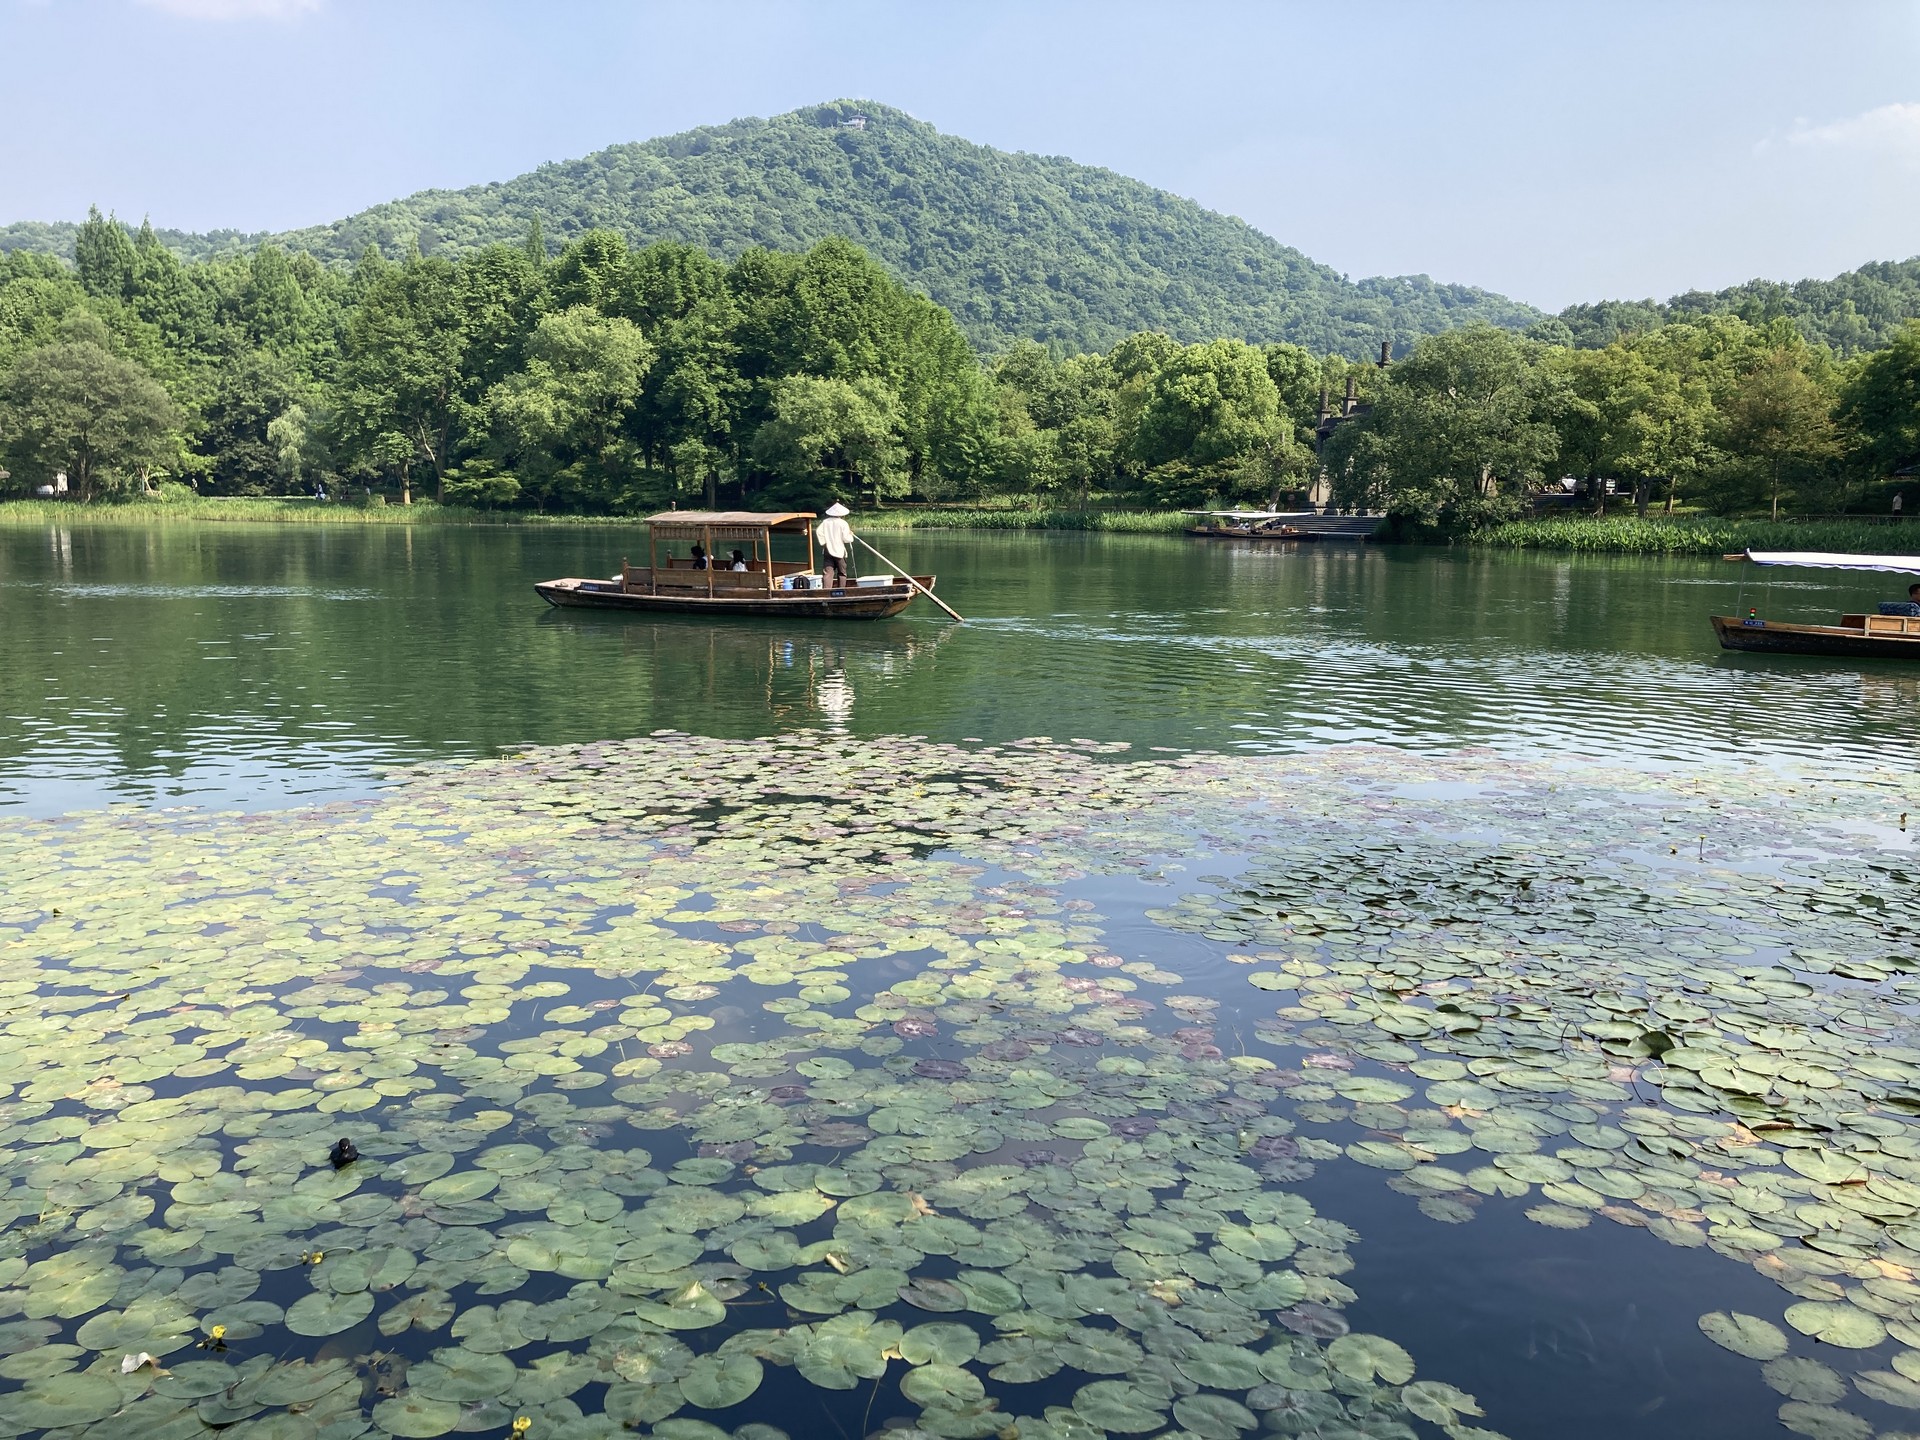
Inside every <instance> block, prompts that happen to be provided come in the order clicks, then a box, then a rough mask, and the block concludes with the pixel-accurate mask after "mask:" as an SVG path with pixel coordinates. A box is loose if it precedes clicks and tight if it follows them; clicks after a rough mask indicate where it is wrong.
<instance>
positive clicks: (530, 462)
mask: <svg viewBox="0 0 1920 1440" xmlns="http://www.w3.org/2000/svg"><path fill="white" fill-rule="evenodd" d="M652 359H653V349H652V347H651V346H650V345H648V343H647V340H646V337H645V336H643V335H642V334H641V333H640V327H639V326H637V325H635V324H634V323H633V322H632V321H631V320H623V319H620V318H619V317H617V316H612V317H610V316H605V315H602V314H601V313H600V312H599V311H597V310H596V309H594V308H593V307H592V306H590V305H575V306H570V307H569V308H567V309H565V310H562V311H559V312H557V313H555V314H551V315H546V316H543V317H542V318H541V320H540V323H539V324H538V325H536V326H535V327H534V331H533V335H532V337H531V338H530V339H529V340H528V343H527V365H526V368H525V369H524V370H522V371H521V372H519V373H518V374H516V375H512V376H509V377H508V378H507V379H506V380H504V381H502V382H501V383H500V384H498V385H496V386H494V387H493V389H492V390H491V391H490V392H489V393H488V397H487V408H488V410H489V412H490V414H491V417H492V425H493V431H494V434H495V435H496V437H498V439H499V441H500V442H501V445H502V450H503V458H505V459H507V460H509V461H510V462H511V466H510V468H511V469H512V470H514V471H515V472H518V474H519V483H520V487H521V490H522V491H523V492H526V493H530V494H533V495H536V496H538V497H540V498H542V499H543V500H554V501H560V502H562V503H565V502H567V501H568V500H569V499H571V498H574V497H578V496H583V495H584V496H589V497H592V498H594V499H598V500H600V501H601V502H603V503H605V502H608V501H610V500H611V499H612V498H613V497H615V496H617V495H618V494H619V493H620V492H621V490H622V489H623V488H624V482H625V481H626V480H627V479H628V478H629V475H628V472H629V471H631V470H632V468H633V465H632V463H631V457H629V456H628V455H626V454H625V453H624V450H623V448H622V447H621V445H620V440H621V430H622V426H623V425H624V423H625V421H626V418H627V414H628V412H629V411H630V410H631V409H632V408H633V405H634V402H635V401H636V399H637V398H638V397H639V394H640V382H641V378H642V377H643V376H644V375H645V374H646V371H647V367H648V365H649V364H651V363H652ZM471 478H472V474H471V472H470V473H469V479H470V480H471Z"/></svg>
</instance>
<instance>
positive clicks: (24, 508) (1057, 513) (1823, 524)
mask: <svg viewBox="0 0 1920 1440" xmlns="http://www.w3.org/2000/svg"><path fill="white" fill-rule="evenodd" d="M690 508H691V507H690ZM640 520H641V517H640V516H637V515H572V514H541V513H538V512H533V511H526V510H483V509H474V508H469V507H465V506H458V505H436V504H434V503H433V502H432V501H418V502H416V503H414V504H413V505H410V506H402V505H352V504H337V503H330V502H323V501H315V500H303V499H287V498H269V497H259V498H238V497H225V496H221V497H205V498H199V497H196V498H188V499H175V498H169V499H165V500H158V499H156V500H128V501H111V502H97V503H93V504H81V503H78V502H75V501H72V500H3V501H0V524H11V525H44V524H63V525H73V524H80V525H88V524H99V525H235V524H239V525H245V524H293V525H335V526H354V525H425V526H480V527H510V526H586V527H593V528H608V527H612V528H617V527H620V526H636V525H638V524H639V523H640ZM855 520H856V523H857V524H858V525H859V526H860V528H862V529H865V530H873V531H905V530H1005V531H1011V530H1031V531H1063V532H1082V533H1087V532H1092V533H1105V534H1122V535H1178V534H1180V533H1181V532H1182V531H1183V530H1185V528H1186V527H1187V526H1188V525H1189V524H1191V523H1192V522H1191V520H1190V518H1189V517H1188V516H1186V515H1185V514H1183V513H1181V512H1180V511H1176V510H1138V509H1119V508H1113V507H1102V506H1098V505H1094V506H1088V507H1086V508H1075V507H1068V506H1048V505H1027V506H938V507H935V506H925V507H922V506H903V507H899V508H893V507H888V508H884V509H878V510H864V511H860V512H857V514H856V516H855ZM1910 534H1911V536H1912V538H1911V539H1909V538H1908V536H1909V535H1910ZM1375 543H1395V542H1394V541H1393V540H1392V539H1391V537H1383V538H1382V540H1380V541H1377V542H1375ZM1401 543H1420V542H1418V541H1409V542H1401ZM1440 543H1447V542H1440ZM1451 543H1453V544H1454V545H1459V546H1467V547H1472V548H1482V549H1494V550H1541V551H1561V552H1567V553H1583V554H1596V555H1597V554H1613V555H1724V554H1731V553H1733V552H1735V551H1738V550H1747V549H1753V550H1826V551H1833V552H1836V553H1845V554H1893V553H1901V552H1902V550H1903V546H1904V548H1905V549H1907V550H1920V522H1916V525H1915V527H1914V528H1913V529H1912V530H1911V531H1909V530H1908V528H1907V527H1906V526H1904V525H1897V524H1895V525H1889V524H1887V523H1884V522H1883V521H1879V520H1876V519H1868V518H1864V517H1863V518H1859V519H1850V518H1847V517H1831V518H1821V519H1808V520H1781V521H1771V520H1767V519H1764V518H1755V519H1726V518H1721V517H1715V516H1696V515H1688V516H1674V517H1667V516H1653V515H1649V516H1637V515H1613V516H1593V515H1577V516H1552V517H1540V518H1534V519H1527V520H1511V521H1508V522H1506V523H1504V524H1501V525H1495V526H1490V527H1488V528H1486V529H1483V530H1481V531H1478V532H1476V533H1474V534H1472V535H1468V536H1463V537H1460V538H1459V539H1457V540H1455V541H1453V542H1451Z"/></svg>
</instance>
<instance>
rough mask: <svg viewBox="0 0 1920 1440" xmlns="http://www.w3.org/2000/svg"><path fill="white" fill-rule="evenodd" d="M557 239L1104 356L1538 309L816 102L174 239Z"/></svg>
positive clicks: (1362, 349)
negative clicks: (534, 235)
mask: <svg viewBox="0 0 1920 1440" xmlns="http://www.w3.org/2000/svg"><path fill="white" fill-rule="evenodd" d="M536 217H538V219H539V221H540V223H541V225H542V227H543V228H544V230H545V232H546V234H547V236H548V237H549V238H550V239H555V240H566V239H568V238H571V237H572V236H574V235H577V234H579V233H580V232H582V231H584V230H587V229H591V228H593V227H595V226H604V227H606V228H608V229H612V230H617V231H619V232H621V233H622V234H623V235H625V236H626V237H627V239H628V240H629V241H630V242H633V243H636V244H644V243H647V242H649V241H654V240H680V241H685V242H689V243H692V244H696V245H701V246H704V247H706V248H707V249H708V250H710V251H712V252H714V253H715V254H718V255H723V256H726V257H729V258H731V257H733V256H736V255H738V254H739V253H740V252H741V251H742V250H745V249H747V248H749V247H750V246H754V245H765V246H770V247H773V248H776V249H782V250H798V249H802V248H804V247H806V246H808V245H811V244H813V243H814V242H816V241H818V240H822V239H825V238H826V237H828V236H830V235H845V236H848V237H850V238H851V239H853V240H856V241H858V242H859V243H860V244H861V245H863V246H865V247H866V248H867V249H868V250H869V251H871V252H872V253H873V254H874V255H875V256H876V257H877V258H878V259H880V260H881V261H882V262H883V263H884V264H886V265H887V266H889V267H890V268H891V269H892V270H893V271H894V273H896V274H897V275H899V276H900V277H901V278H902V279H903V280H905V281H906V282H907V283H908V284H910V285H913V286H915V287H917V288H919V289H921V290H923V291H925V292H926V293H927V294H928V295H930V296H932V297H933V298H934V299H935V300H937V301H939V302H940V303H941V304H942V305H944V306H946V307H947V308H948V309H949V310H951V311H952V312H953V314H954V316H955V318H956V319H957V320H958V321H959V322H960V324H961V325H962V327H963V328H965V330H966V331H967V332H968V334H969V335H970V336H971V337H972V338H973V340H974V341H975V343H976V344H978V345H980V346H982V347H983V348H985V349H988V350H998V349H1001V348H1003V347H1005V346H1006V345H1007V344H1008V343H1009V342H1011V341H1013V340H1016V339H1021V338H1031V339H1034V340H1039V341H1041V342H1043V343H1045V344H1048V345H1050V346H1053V347H1054V348H1056V349H1060V350H1085V349H1106V348H1107V347H1109V346H1110V345H1112V344H1113V343H1114V342H1115V341H1117V340H1119V339H1121V338H1122V337H1124V336H1126V335H1128V334H1131V333H1132V332H1134V331H1136V330H1164V331H1167V332H1168V333H1170V334H1172V335H1174V336H1176V337H1178V338H1180V339H1183V340H1209V339H1214V338H1217V337H1220V336H1239V337H1242V338H1244V339H1248V340H1253V341H1272V340H1291V341H1295V342H1297V343H1299V344H1302V345H1306V346H1309V347H1310V348H1312V349H1314V350H1317V351H1326V350H1331V351H1339V352H1343V353H1346V354H1349V355H1354V356H1359V355H1363V354H1368V353H1371V352H1372V351H1373V350H1374V348H1375V347H1376V346H1377V345H1378V344H1379V342H1380V341H1382V340H1391V341H1393V342H1394V345H1395V347H1396V349H1398V348H1402V347H1404V346H1405V345H1407V344H1408V343H1410V342H1411V341H1412V340H1413V339H1414V338H1415V337H1417V336H1419V335H1422V334H1427V333H1430V332H1433V331H1436V330H1444V329H1447V328H1449V327H1452V326H1455V325H1460V324H1464V323H1467V322H1469V321H1474V320H1486V321H1491V322H1493V323H1495V324H1498V325H1506V326H1522V325H1526V324H1528V323H1530V322H1532V321H1533V320H1536V319H1538V318H1539V312H1538V311H1535V310H1533V309H1532V308H1531V307H1529V306H1526V305H1523V304H1520V303H1519V302H1517V301H1512V300H1508V299H1505V298H1504V297H1502V296H1499V295H1494V294H1490V293H1488V292H1487V291H1484V290H1476V289H1473V288H1472V287H1470V286H1464V285H1444V284H1440V283H1438V282H1436V281H1433V280H1430V279H1428V278H1427V277H1426V276H1424V275H1416V276H1401V277H1396V278H1392V279H1384V278H1381V279H1370V280H1362V281H1359V282H1357V283H1356V282H1353V281H1349V280H1348V279H1347V278H1346V277H1344V276H1342V275H1340V274H1339V273H1338V272H1336V271H1334V270H1332V269H1330V268H1328V267H1327V266H1325V265H1319V264H1316V263H1315V262H1313V261H1312V260H1309V259H1308V258H1307V257H1306V256H1305V255H1302V254H1301V253H1300V252H1299V251H1298V250H1295V249H1292V248H1291V247H1289V246H1286V245H1282V244H1280V243H1279V242H1277V241H1275V240H1273V239H1271V238H1270V237H1268V236H1266V235H1263V234H1262V233H1261V232H1260V231H1258V230H1255V229H1254V228H1253V227H1252V226H1251V225H1248V224H1246V223H1245V222H1243V221H1240V220H1235V219H1233V218H1232V217H1230V216H1226V215H1220V214H1216V213H1215V212H1213V211H1211V210H1206V209H1203V208H1202V207H1201V206H1199V205H1196V204H1194V203H1193V202H1192V201H1189V200H1183V199H1181V198H1179V197H1178V196H1175V195H1170V194H1168V193H1167V192H1166V191H1164V190H1156V189H1154V188H1153V187H1152V186H1150V185H1143V184H1141V183H1140V182H1139V181H1137V180H1129V179H1127V178H1126V177H1125V176H1123V175H1116V174H1114V173H1113V172H1112V171H1110V170H1101V169H1096V168H1094V167H1092V166H1087V165H1077V164H1075V163H1074V162H1073V161H1071V160H1065V159H1061V158H1059V157H1054V156H1040V155H1028V154H1024V153H1014V154H1009V153H1008V152H1006V151H1003V150H995V149H992V148H991V147H988V146H984V145H974V144H970V143H969V142H967V141H965V140H961V139H957V138H956V137H954V136H951V135H943V134H941V133H940V132H939V131H938V130H936V129H934V128H933V127H932V126H931V125H927V124H923V123H922V122H920V121H918V120H915V119H913V118H912V117H911V116H908V115H906V114H904V113H902V112H901V111H898V110H893V109H889V108H887V107H886V106H883V105H875V104H872V103H869V102H867V101H838V102H835V103H833V104H829V105H816V106H812V107H810V108H807V109H804V110H796V111H793V112H792V113H791V114H787V115H779V116H775V117H774V118H773V119H771V120H760V119H746V120H736V121H734V122H732V123H731V124H728V125H719V126H709V127H703V128H701V129H698V130H691V131H688V132H687V133H686V134H684V135H673V136H668V137H666V138H665V139H659V140H648V141H644V142H641V143H638V144H629V145H615V146H613V147H611V148H610V149H606V150H602V151H599V152H598V153H596V154H593V155H588V156H586V157H585V158H584V159H579V160H570V161H565V162H562V163H559V164H554V165H543V166H541V167H540V168H539V169H538V170H535V171H532V172H531V173H529V174H526V175H521V176H519V177H518V178H516V179H513V180H508V181H504V182H501V183H498V184H489V185H475V186H472V187H470V188H468V189H465V190H427V191H422V192H421V193H419V194H417V195H410V196H408V197H407V198H405V199H403V200H394V201H390V202H388V203H387V204H384V205H376V206H374V207H373V208H372V209H370V210H364V211H362V212H361V213H359V214H358V215H352V216H349V217H348V218H346V219H344V220H339V221H336V222H334V223H333V224H331V225H320V226H315V227H313V228H311V229H306V230H295V231H292V232H289V233H287V234H284V235H278V236H273V237H266V236H257V235H242V234H239V233H237V232H222V233H220V234H217V235H209V236H195V235H183V234H180V233H178V232H168V231H161V232H159V235H160V239H161V241H162V243H164V244H166V245H168V246H169V247H171V248H172V249H174V250H175V251H176V252H178V253H179V254H180V255H181V256H182V257H183V258H204V257H205V256H207V255H211V254H218V253H223V252H228V251H233V250H241V249H248V248H251V247H252V246H253V245H256V244H258V243H259V242H260V241H261V240H263V239H266V238H273V239H275V240H278V241H279V242H280V243H282V244H285V245H288V246H292V247H297V248H299V249H304V250H309V251H311V252H313V254H315V255H316V256H319V257H320V258H322V259H326V260H331V261H339V262H343V263H344V262H351V261H353V260H355V259H357V258H358V257H359V256H360V254H361V253H362V252H363V251H364V250H365V249H366V248H367V247H368V246H369V245H374V246H378V247H379V248H380V249H382V250H383V251H385V252H386V253H388V254H389V255H393V256H397V255H399V254H400V253H402V252H403V251H404V250H405V248H406V247H407V245H409V244H410V243H412V242H413V240H414V239H415V237H418V240H419V244H420V247H421V249H422V250H424V251H427V252H429V253H431V252H433V251H436V250H440V251H459V250H465V249H470V248H472V247H475V246H479V245H484V244H487V243H489V242H491V241H501V240H503V241H510V242H516V243H517V242H518V241H520V240H521V239H522V238H523V237H524V236H525V234H526V232H527V226H528V224H529V222H530V221H532V220H533V219H534V218H536ZM72 232H73V227H72V226H54V225H40V224H31V223H30V224H26V225H16V226H11V227H8V228H7V229H5V230H0V250H4V249H20V248H28V249H45V250H54V251H56V252H59V251H61V250H64V251H65V253H67V254H71V252H72V243H73V242H72Z"/></svg>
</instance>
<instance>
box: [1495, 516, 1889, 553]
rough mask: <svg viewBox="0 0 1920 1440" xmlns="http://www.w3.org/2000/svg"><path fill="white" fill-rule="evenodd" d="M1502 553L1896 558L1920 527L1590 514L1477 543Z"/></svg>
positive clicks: (1499, 532) (1511, 525)
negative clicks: (1799, 553)
mask: <svg viewBox="0 0 1920 1440" xmlns="http://www.w3.org/2000/svg"><path fill="white" fill-rule="evenodd" d="M1472 543H1474V544H1476V545H1486V546H1491V547H1494V548H1497V549H1503V550H1567V551H1585V552H1589V553H1592V554H1613V555H1728V554H1732V553H1733V552H1735V551H1738V550H1828V551H1836V552H1842V553H1847V554H1872V555H1879V554H1890V553H1904V552H1907V551H1912V550H1920V526H1914V527H1912V528H1908V527H1904V526H1900V525H1888V524H1883V523H1878V522H1875V521H1870V520H1844V519H1835V520H1781V521H1771V520H1731V519H1720V518H1714V517H1707V516H1683V517H1678V518H1674V519H1668V518H1665V517H1663V516H1652V515H1649V516H1645V517H1641V516H1637V515H1618V516H1607V517H1605V518H1598V517H1595V516H1591V515H1581V516H1556V517H1554V518H1551V519H1538V520H1513V521H1509V522H1508V523H1507V524H1505V525H1499V526H1495V527H1494V528H1492V529H1490V530H1485V531H1482V532H1481V533H1480V534H1478V535H1476V536H1474V537H1473V541H1472Z"/></svg>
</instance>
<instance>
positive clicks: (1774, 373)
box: [1721, 349, 1839, 520]
mask: <svg viewBox="0 0 1920 1440" xmlns="http://www.w3.org/2000/svg"><path fill="white" fill-rule="evenodd" d="M1832 417H1833V398H1832V396H1831V395H1829V394H1828V393H1827V392H1826V391H1825V390H1824V389H1823V388H1822V387H1821V386H1820V385H1819V384H1818V383H1817V382H1816V381H1815V380H1814V379H1813V377H1811V376H1810V375H1808V373H1807V371H1806V369H1805V368H1804V367H1803V366H1802V364H1801V363H1800V356H1798V355H1796V354H1795V353H1794V352H1793V351H1792V350H1788V349H1780V350H1776V351H1774V352H1773V353H1772V354H1771V355H1769V356H1768V357H1767V358H1766V360H1765V361H1764V362H1763V363H1762V364H1760V365H1758V366H1756V367H1755V368H1754V369H1753V370H1751V371H1750V372H1749V373H1748V374H1747V375H1745V376H1744V377H1742V379H1741V381H1740V384H1739V386H1738V387H1737V388H1736V389H1735V390H1734V392H1733V394H1732V395H1731V396H1730V397H1729V398H1728V401H1727V403H1726V406H1725V407H1724V409H1723V411H1722V421H1721V445H1722V447H1723V448H1724V449H1725V450H1726V451H1727V453H1728V454H1729V455H1730V456H1732V457H1733V458H1734V460H1735V461H1736V462H1739V463H1740V464H1741V465H1742V466H1743V467H1744V468H1745V469H1746V470H1747V473H1749V474H1750V475H1752V476H1754V477H1755V478H1757V479H1758V480H1759V481H1760V482H1761V483H1762V484H1763V486H1764V488H1765V494H1766V498H1767V501H1768V504H1769V506H1770V508H1771V511H1772V515H1773V518H1774V519H1775V520H1778V519H1779V518H1780V502H1781V500H1782V498H1783V497H1785V496H1787V495H1788V494H1789V493H1791V492H1793V491H1794V490H1795V489H1797V488H1801V489H1804V488H1806V487H1809V486H1810V485H1812V484H1813V483H1814V482H1816V481H1817V480H1818V479H1819V478H1821V477H1822V476H1823V475H1824V473H1825V472H1826V469H1827V466H1828V465H1829V463H1830V462H1831V461H1833V460H1834V459H1835V458H1836V457H1837V455H1838V453H1839V444H1838V439H1837V436H1836V435H1835V432H1834V426H1833V418H1832Z"/></svg>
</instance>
